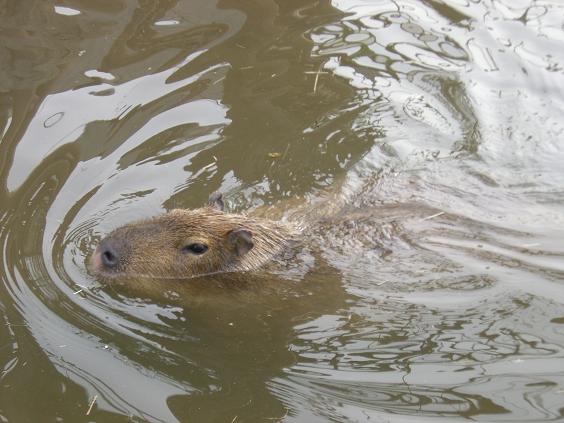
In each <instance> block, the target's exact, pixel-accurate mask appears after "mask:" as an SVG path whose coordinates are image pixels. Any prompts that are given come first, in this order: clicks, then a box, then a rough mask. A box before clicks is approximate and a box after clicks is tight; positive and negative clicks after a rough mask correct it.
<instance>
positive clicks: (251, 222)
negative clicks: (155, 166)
mask: <svg viewBox="0 0 564 423" xmlns="http://www.w3.org/2000/svg"><path fill="white" fill-rule="evenodd" d="M296 241H297V233H296V232H295V231H294V230H293V229H292V228H291V227H290V226H287V225H284V224H281V223H278V222H274V221H270V220H267V219H259V218H251V217H248V216H245V215H242V214H231V213H225V212H224V211H223V200H222V196H221V194H220V193H213V194H212V195H211V196H210V200H209V203H208V205H207V206H205V207H202V208H199V209H195V210H182V209H176V210H172V211H170V212H168V213H165V214H163V215H160V216H157V217H155V218H152V219H149V220H144V221H139V222H134V223H131V224H128V225H125V226H122V227H121V228H118V229H116V230H114V231H113V232H111V233H110V234H109V235H108V236H107V237H106V238H104V239H103V240H102V241H101V242H100V244H99V245H98V247H97V248H96V251H95V252H94V254H93V256H92V258H91V269H92V271H93V272H94V273H95V274H97V275H101V276H106V277H113V276H127V277H136V276H144V277H147V276H148V277H156V278H177V279H183V278H192V277H196V276H203V275H210V274H216V273H223V272H240V271H250V270H256V269H258V268H260V267H261V266H263V265H264V264H266V263H268V262H269V261H271V260H273V259H275V258H276V257H278V256H279V255H281V254H284V253H285V252H286V251H287V250H289V249H290V248H291V247H292V246H293V245H295V244H296Z"/></svg>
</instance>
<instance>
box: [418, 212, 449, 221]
mask: <svg viewBox="0 0 564 423" xmlns="http://www.w3.org/2000/svg"><path fill="white" fill-rule="evenodd" d="M443 214H445V212H439V213H435V214H432V215H431V216H427V217H425V218H423V219H421V221H424V220H429V219H434V218H435V217H439V216H442V215H443Z"/></svg>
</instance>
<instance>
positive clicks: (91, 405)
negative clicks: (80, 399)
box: [86, 395, 98, 416]
mask: <svg viewBox="0 0 564 423" xmlns="http://www.w3.org/2000/svg"><path fill="white" fill-rule="evenodd" d="M97 399H98V395H94V398H92V401H90V406H89V407H88V411H87V412H86V415H87V416H88V415H89V414H90V412H91V411H92V407H94V403H95V402H96V400H97Z"/></svg>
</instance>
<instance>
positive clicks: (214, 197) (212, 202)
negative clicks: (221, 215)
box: [208, 191, 225, 211]
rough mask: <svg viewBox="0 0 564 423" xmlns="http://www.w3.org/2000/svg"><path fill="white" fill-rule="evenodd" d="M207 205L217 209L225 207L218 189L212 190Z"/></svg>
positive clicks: (221, 209)
mask: <svg viewBox="0 0 564 423" xmlns="http://www.w3.org/2000/svg"><path fill="white" fill-rule="evenodd" d="M208 206H210V207H213V208H214V209H217V210H219V211H223V209H224V208H225V204H224V203H223V194H222V193H221V192H219V191H214V192H212V193H211V194H210V196H209V198H208Z"/></svg>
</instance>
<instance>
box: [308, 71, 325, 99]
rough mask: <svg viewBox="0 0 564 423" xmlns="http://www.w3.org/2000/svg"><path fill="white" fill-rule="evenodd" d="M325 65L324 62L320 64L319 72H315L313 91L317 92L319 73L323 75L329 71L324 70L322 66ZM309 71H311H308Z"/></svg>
mask: <svg viewBox="0 0 564 423" xmlns="http://www.w3.org/2000/svg"><path fill="white" fill-rule="evenodd" d="M322 67H323V64H321V65H320V66H319V69H317V72H315V81H314V82H313V93H314V94H315V93H316V92H317V82H318V81H319V75H321V74H322V73H327V72H322V71H321V68H322ZM306 73H309V72H306Z"/></svg>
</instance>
